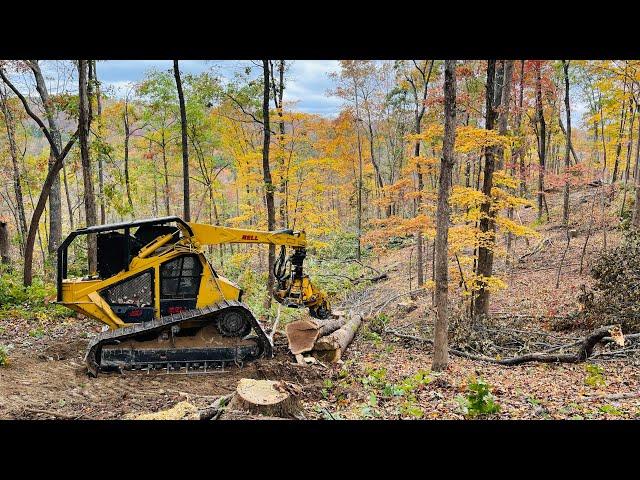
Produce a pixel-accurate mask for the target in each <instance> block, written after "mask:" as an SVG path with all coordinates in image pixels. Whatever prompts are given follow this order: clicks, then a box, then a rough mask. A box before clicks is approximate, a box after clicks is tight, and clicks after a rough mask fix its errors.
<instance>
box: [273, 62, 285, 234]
mask: <svg viewBox="0 0 640 480" xmlns="http://www.w3.org/2000/svg"><path fill="white" fill-rule="evenodd" d="M284 69H285V61H284V60H280V61H279V62H278V85H277V86H276V82H275V78H274V71H273V65H271V80H272V82H271V88H272V89H273V103H274V105H275V107H276V113H277V114H278V129H279V132H278V146H279V150H280V152H279V158H278V163H279V164H280V170H281V176H280V184H279V186H278V193H279V194H280V204H279V207H278V210H279V213H280V227H282V228H287V227H288V225H289V219H288V218H287V199H286V192H287V183H288V180H289V179H288V178H287V175H286V171H285V155H284V135H285V123H284V111H283V108H284V106H283V104H282V98H283V96H284Z"/></svg>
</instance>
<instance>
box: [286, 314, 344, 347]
mask: <svg viewBox="0 0 640 480" xmlns="http://www.w3.org/2000/svg"><path fill="white" fill-rule="evenodd" d="M345 323H347V318H346V317H338V318H330V319H328V320H316V319H311V318H309V319H303V320H297V321H295V322H291V323H290V324H288V325H287V327H286V328H285V331H286V334H287V340H288V341H289V350H291V353H293V354H294V355H297V354H299V353H304V352H310V351H311V350H313V346H314V345H315V343H316V340H317V339H318V338H319V337H322V336H324V335H328V334H330V333H332V332H335V331H336V330H338V329H339V328H341V327H342V326H343V325H344V324H345Z"/></svg>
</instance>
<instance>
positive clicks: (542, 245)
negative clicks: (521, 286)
mask: <svg viewBox="0 0 640 480" xmlns="http://www.w3.org/2000/svg"><path fill="white" fill-rule="evenodd" d="M552 243H553V241H552V240H551V239H550V238H544V239H542V240H540V242H539V243H538V244H537V245H536V246H535V248H534V249H533V250H531V251H530V252H529V253H525V254H524V255H522V256H521V257H519V258H518V262H522V261H524V259H525V258H527V257H530V256H531V255H535V254H536V253H539V252H541V251H542V250H543V249H544V248H545V247H546V246H548V245H551V244H552Z"/></svg>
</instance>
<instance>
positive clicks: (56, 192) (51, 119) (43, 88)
mask: <svg viewBox="0 0 640 480" xmlns="http://www.w3.org/2000/svg"><path fill="white" fill-rule="evenodd" d="M28 65H29V67H30V68H31V71H32V72H33V76H34V77H35V80H36V90H37V91H38V94H39V95H40V100H41V101H42V106H43V108H44V111H45V114H46V117H47V123H48V124H49V131H50V132H51V136H52V137H53V139H54V142H55V143H56V147H57V148H58V151H61V150H62V139H61V137H60V130H59V129H58V123H57V121H56V112H55V109H54V106H53V102H52V101H51V98H50V97H49V91H48V90H47V84H46V82H45V79H44V75H42V70H41V69H40V64H39V63H38V60H29V61H28ZM54 163H55V155H54V153H53V151H51V153H50V154H49V170H51V169H52V166H53V164H54ZM60 195H61V189H60V175H59V174H57V175H55V176H54V179H53V184H52V185H51V191H50V192H49V247H48V248H49V253H50V254H55V252H56V250H57V248H58V245H60V242H61V241H62V208H61V205H62V202H61V200H60Z"/></svg>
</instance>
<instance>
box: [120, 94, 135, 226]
mask: <svg viewBox="0 0 640 480" xmlns="http://www.w3.org/2000/svg"><path fill="white" fill-rule="evenodd" d="M122 121H123V123H124V185H125V190H126V193H127V201H128V202H129V210H130V214H131V216H133V199H132V198H131V181H130V180H129V139H130V138H131V127H130V125H129V101H128V99H125V101H124V111H123V112H122Z"/></svg>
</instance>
